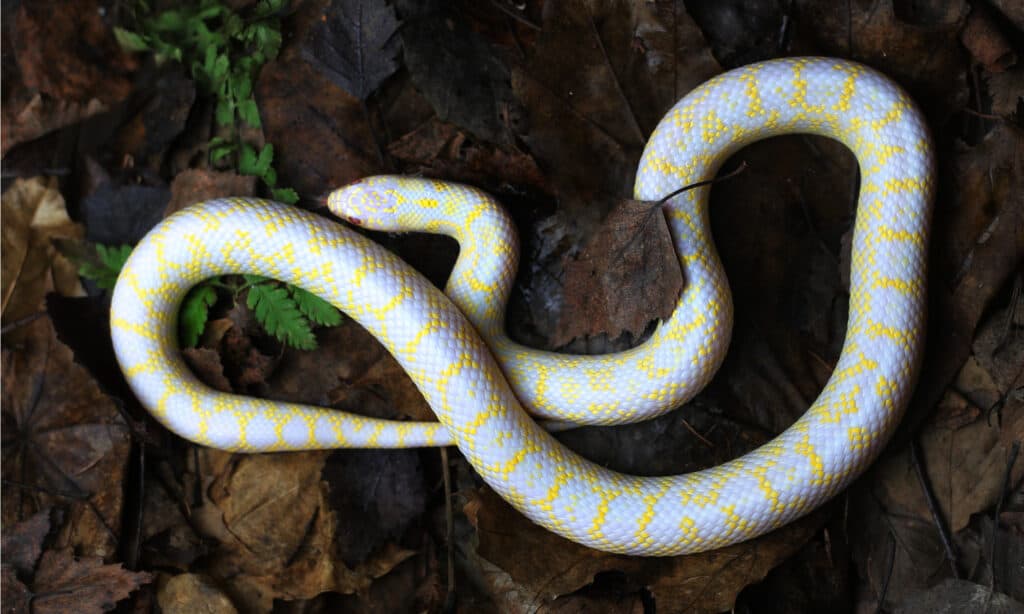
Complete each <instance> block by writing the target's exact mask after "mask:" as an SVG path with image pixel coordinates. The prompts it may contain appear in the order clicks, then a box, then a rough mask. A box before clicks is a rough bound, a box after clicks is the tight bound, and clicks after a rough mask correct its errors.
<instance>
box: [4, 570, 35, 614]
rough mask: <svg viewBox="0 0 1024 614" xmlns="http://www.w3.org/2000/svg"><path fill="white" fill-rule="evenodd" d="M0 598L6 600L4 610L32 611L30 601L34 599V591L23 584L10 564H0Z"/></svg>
mask: <svg viewBox="0 0 1024 614" xmlns="http://www.w3.org/2000/svg"><path fill="white" fill-rule="evenodd" d="M0 600H2V601H3V602H4V612H9V613H11V614H22V613H23V612H26V613H27V612H31V610H30V609H29V603H31V601H32V591H30V590H28V587H27V586H25V585H24V584H22V582H21V580H19V579H18V574H17V573H15V571H14V568H13V567H11V566H10V565H3V566H0Z"/></svg>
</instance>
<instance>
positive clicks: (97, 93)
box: [15, 0, 136, 104]
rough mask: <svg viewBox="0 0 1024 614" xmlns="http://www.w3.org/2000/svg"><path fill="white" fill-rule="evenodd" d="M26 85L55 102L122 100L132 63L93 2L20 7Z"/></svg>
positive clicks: (20, 52)
mask: <svg viewBox="0 0 1024 614" xmlns="http://www.w3.org/2000/svg"><path fill="white" fill-rule="evenodd" d="M15 19H16V23H15V31H16V33H17V44H16V49H17V54H18V67H19V68H20V69H21V74H22V78H23V79H24V81H25V84H26V85H27V86H28V87H30V88H33V89H37V90H40V91H41V92H43V93H45V94H48V95H50V96H52V97H53V98H56V99H59V100H72V101H77V102H80V103H84V102H88V101H90V100H92V99H93V98H99V99H100V100H101V101H103V102H104V103H108V104H109V103H112V102H116V101H119V100H122V99H123V98H125V97H126V96H127V95H128V92H129V91H130V90H131V75H130V73H131V71H133V70H134V69H135V66H136V62H135V60H134V59H133V58H132V56H131V55H129V54H127V53H125V52H124V51H122V50H121V47H120V46H119V45H118V44H117V41H116V40H115V39H114V35H113V32H112V31H111V30H110V28H109V27H108V26H107V24H105V23H104V22H103V18H102V17H101V13H100V6H99V3H98V2H97V1H96V0H63V1H57V2H48V3H43V4H40V3H35V2H27V3H24V4H22V5H21V6H20V7H19V9H18V13H17V16H16V17H15Z"/></svg>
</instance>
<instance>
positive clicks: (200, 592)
mask: <svg viewBox="0 0 1024 614" xmlns="http://www.w3.org/2000/svg"><path fill="white" fill-rule="evenodd" d="M156 598H157V603H159V604H160V610H161V611H162V612H163V614H192V613H193V612H202V613H203V614H235V613H236V612H238V610H237V609H235V606H234V604H232V603H231V600H230V599H228V596H227V595H225V594H224V592H223V591H221V590H220V589H219V588H217V587H216V586H215V585H214V584H213V582H211V581H210V579H209V578H207V577H205V576H203V575H200V574H192V573H183V574H178V575H176V576H174V577H173V578H171V579H169V580H167V581H166V582H163V583H161V585H160V588H159V590H158V591H157V596H156Z"/></svg>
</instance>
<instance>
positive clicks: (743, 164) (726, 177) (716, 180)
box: [651, 160, 747, 209]
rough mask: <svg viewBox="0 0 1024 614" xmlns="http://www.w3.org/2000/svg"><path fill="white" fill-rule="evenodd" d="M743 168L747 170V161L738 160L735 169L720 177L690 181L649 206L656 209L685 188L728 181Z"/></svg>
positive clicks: (684, 190) (685, 189)
mask: <svg viewBox="0 0 1024 614" xmlns="http://www.w3.org/2000/svg"><path fill="white" fill-rule="evenodd" d="M745 170H747V161H746V160H742V161H740V165H739V166H737V167H736V168H735V170H731V171H729V172H728V173H726V174H724V175H722V176H721V177H713V178H711V179H704V180H702V181H698V182H697V183H691V184H690V185H687V186H683V187H681V188H679V189H678V190H676V191H674V192H669V193H668V195H666V196H663V197H661V200H659V201H658V202H657V203H655V204H654V206H653V207H651V208H652V209H657V208H659V207H661V206H662V205H664V204H665V203H667V202H668V201H669V200H671V199H673V198H675V197H676V196H679V195H680V194H682V193H683V192H686V191H687V190H693V189H694V188H702V187H704V186H706V185H711V184H713V183H721V182H723V181H728V180H729V179H732V178H733V177H735V176H736V175H739V174H740V173H742V172H743V171H745Z"/></svg>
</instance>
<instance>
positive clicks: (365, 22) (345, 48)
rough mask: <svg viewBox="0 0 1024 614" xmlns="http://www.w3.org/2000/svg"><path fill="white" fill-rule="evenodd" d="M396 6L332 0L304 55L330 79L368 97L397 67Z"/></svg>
mask: <svg viewBox="0 0 1024 614" xmlns="http://www.w3.org/2000/svg"><path fill="white" fill-rule="evenodd" d="M397 32H398V20H397V19H396V18H395V12H394V9H392V8H391V7H390V6H389V5H387V4H385V3H383V2H371V1H368V0H333V1H332V2H331V4H330V5H329V6H328V7H327V8H326V9H325V13H324V15H323V21H322V23H320V24H318V25H317V26H316V27H315V28H313V32H312V36H311V37H310V40H309V42H308V43H307V45H306V47H305V48H304V49H303V55H304V56H305V57H306V58H307V59H308V60H309V61H310V62H311V63H312V64H313V65H314V66H316V68H317V69H318V70H320V71H321V72H323V73H324V74H325V75H327V78H329V79H330V80H331V81H333V82H334V83H335V84H337V85H338V87H340V88H341V89H343V90H345V91H346V92H348V93H349V94H351V95H352V96H355V97H356V98H358V99H359V100H366V99H367V98H369V96H370V95H371V94H372V93H373V92H374V91H376V89H377V88H378V87H380V85H381V83H383V82H384V80H385V79H387V78H388V77H390V76H391V75H392V74H394V72H395V71H396V70H398V62H397V61H396V59H395V56H396V55H397V54H398V50H399V42H400V40H401V39H400V38H399V37H398V36H397Z"/></svg>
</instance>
